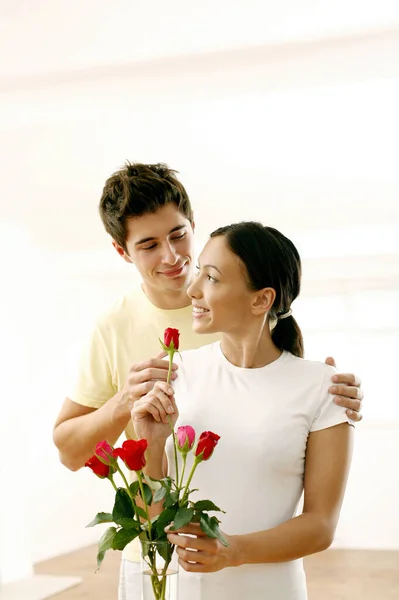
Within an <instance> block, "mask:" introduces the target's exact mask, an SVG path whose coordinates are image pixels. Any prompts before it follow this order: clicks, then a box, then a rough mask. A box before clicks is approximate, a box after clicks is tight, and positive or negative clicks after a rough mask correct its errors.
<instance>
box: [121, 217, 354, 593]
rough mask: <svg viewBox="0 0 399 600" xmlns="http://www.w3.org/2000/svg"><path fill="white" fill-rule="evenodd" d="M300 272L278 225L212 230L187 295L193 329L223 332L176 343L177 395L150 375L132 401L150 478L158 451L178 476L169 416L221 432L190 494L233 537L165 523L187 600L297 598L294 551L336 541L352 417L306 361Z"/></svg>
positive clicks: (299, 579) (161, 471)
mask: <svg viewBox="0 0 399 600" xmlns="http://www.w3.org/2000/svg"><path fill="white" fill-rule="evenodd" d="M300 278H301V262H300V257H299V255H298V252H297V250H296V248H295V246H294V245H293V244H292V242H291V241H290V240H289V239H287V238H286V237H285V236H284V235H282V234H281V233H280V232H278V231H277V230H275V229H273V228H271V227H264V226H262V225H260V224H259V223H252V222H246V223H238V224H235V225H229V226H227V227H222V228H220V229H217V230H216V231H214V232H213V233H212V234H211V236H210V239H209V241H208V243H207V244H206V246H205V248H204V250H203V251H202V253H201V256H200V258H199V267H198V275H197V278H196V280H195V282H194V283H193V285H191V287H190V288H189V290H188V293H189V296H190V297H191V299H192V304H193V322H194V324H193V327H194V329H195V330H196V331H197V332H198V333H213V332H221V334H222V338H221V342H220V343H219V342H218V343H215V344H210V345H208V346H204V347H202V348H200V349H198V350H191V351H188V352H184V353H183V357H182V358H183V361H182V363H181V366H180V375H179V378H178V380H177V382H176V384H174V385H175V390H174V393H173V390H171V388H170V386H168V385H167V384H166V383H165V382H158V383H157V384H156V386H155V387H154V389H153V391H152V392H150V393H149V394H148V395H147V396H144V397H143V398H142V399H141V400H140V401H138V402H136V404H135V406H134V409H133V411H132V418H133V421H134V428H135V431H136V435H137V436H138V437H140V438H146V439H147V440H148V442H149V450H148V456H147V458H148V462H147V473H148V474H149V475H152V476H154V477H161V476H164V475H165V462H164V456H165V449H166V455H167V457H168V463H169V465H170V473H171V474H172V475H173V453H172V444H171V440H168V442H167V443H166V441H167V438H168V437H169V433H170V429H169V425H168V420H167V414H171V416H172V418H173V421H174V422H176V421H178V424H179V425H180V424H181V425H183V424H190V425H192V426H193V427H194V428H195V429H196V431H197V432H200V431H203V430H207V429H212V431H214V432H216V433H218V434H219V435H220V436H221V439H220V442H219V445H218V447H217V448H216V450H215V452H214V455H213V456H212V459H211V460H210V461H209V462H208V463H207V465H206V467H203V466H200V467H199V468H198V470H197V471H196V475H195V481H194V484H195V487H196V488H197V487H198V488H199V489H200V495H199V497H198V499H199V498H212V500H213V501H214V502H215V503H216V504H217V505H218V506H220V507H221V508H222V509H224V510H225V511H226V515H223V520H222V524H221V528H222V530H223V533H224V534H225V536H226V538H227V540H228V543H229V545H228V547H227V548H226V547H224V546H223V545H222V544H221V543H220V542H219V541H218V540H215V539H211V538H209V537H207V536H206V535H205V534H203V533H202V532H201V531H200V530H199V529H198V527H197V526H196V525H189V526H187V527H185V528H183V529H181V530H180V531H179V532H178V533H170V534H169V536H168V537H169V540H170V541H171V542H172V543H174V544H176V546H177V553H178V555H179V562H180V565H181V567H182V569H181V577H180V588H181V598H182V599H183V600H186V599H187V598H190V600H195V599H196V598H198V599H200V600H216V599H218V600H220V599H224V598H226V599H228V600H236V599H237V600H242V598H243V597H247V598H248V599H250V600H258V599H259V600H260V599H269V598H270V599H272V600H305V599H306V597H307V593H306V580H305V575H304V571H303V565H302V557H303V556H306V555H308V554H313V553H315V552H320V551H322V550H325V549H326V548H328V547H329V546H330V544H331V542H332V540H333V537H334V532H335V528H336V525H337V521H338V516H339V512H340V508H341V504H342V500H343V495H344V490H345V486H346V480H347V476H348V471H349V465H350V460H351V454H352V441H353V428H352V427H350V425H349V423H348V418H347V416H346V414H345V410H344V409H342V408H340V407H338V406H336V405H335V404H334V403H333V402H332V397H331V396H329V393H328V387H329V380H330V377H331V373H332V371H333V368H332V367H330V366H328V365H326V364H324V363H317V362H312V361H307V360H304V359H303V358H302V357H303V342H302V335H301V331H300V329H299V327H298V325H297V323H296V321H295V319H294V317H293V315H292V308H291V305H292V303H293V301H294V300H295V299H296V297H297V296H298V294H299V290H300ZM303 491H304V506H303V511H302V513H301V514H300V515H299V516H295V513H296V509H297V505H298V502H299V500H300V497H301V495H302V492H303ZM185 534H190V536H187V535H185ZM193 535H194V536H195V537H191V536H193ZM185 571H187V573H185Z"/></svg>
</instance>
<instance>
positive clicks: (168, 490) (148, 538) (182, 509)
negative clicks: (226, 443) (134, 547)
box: [85, 328, 227, 600]
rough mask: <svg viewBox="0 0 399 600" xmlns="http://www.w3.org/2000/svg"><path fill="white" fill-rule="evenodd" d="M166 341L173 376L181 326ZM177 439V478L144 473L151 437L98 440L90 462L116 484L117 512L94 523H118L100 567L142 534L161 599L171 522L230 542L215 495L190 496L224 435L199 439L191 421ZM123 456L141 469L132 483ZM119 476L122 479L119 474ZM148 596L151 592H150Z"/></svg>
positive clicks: (106, 539) (108, 534) (103, 545)
mask: <svg viewBox="0 0 399 600" xmlns="http://www.w3.org/2000/svg"><path fill="white" fill-rule="evenodd" d="M161 345H162V347H163V348H164V350H165V351H166V352H167V353H168V355H169V373H168V379H167V380H168V382H169V380H170V374H171V370H172V363H173V356H174V354H175V352H176V351H178V349H179V332H178V330H176V329H171V328H168V329H166V331H165V335H164V342H161ZM171 433H172V436H173V441H174V458H175V469H176V478H175V479H173V478H171V477H165V478H163V479H161V480H156V479H153V478H151V477H148V476H147V475H145V474H144V473H143V468H144V466H145V464H146V460H145V451H146V449H147V441H146V440H145V439H143V440H127V441H125V442H123V444H122V446H121V447H120V448H113V447H112V446H111V445H110V444H109V443H108V442H107V441H102V442H100V443H99V444H97V446H96V449H95V454H94V456H92V457H91V458H90V459H89V460H88V461H87V462H86V465H85V466H87V467H90V468H91V469H92V471H93V472H94V473H95V474H96V475H97V476H98V477H100V478H102V479H108V480H109V481H110V482H111V484H112V486H113V487H114V489H115V492H116V494H115V502H114V506H113V510H112V513H107V512H100V513H98V514H97V515H96V516H95V518H94V519H93V521H91V523H89V525H88V527H92V526H94V525H97V524H99V523H113V526H112V527H109V528H108V529H106V531H105V532H104V533H103V535H102V537H101V539H100V541H99V544H98V554H97V567H98V568H100V566H101V563H102V561H103V559H104V556H105V553H106V552H107V550H110V549H112V550H123V549H124V548H125V546H126V545H127V544H128V543H130V542H131V541H132V540H134V539H135V538H136V537H139V539H140V541H141V545H142V556H143V560H144V561H145V564H146V569H145V572H144V575H148V576H149V577H144V581H150V583H151V585H150V588H149V589H150V593H151V595H150V596H147V597H148V598H150V597H151V598H155V599H156V600H165V599H166V598H167V597H168V595H167V594H168V592H169V590H168V589H167V587H168V578H167V576H168V575H170V572H169V566H170V563H171V561H172V557H173V552H174V546H173V545H172V544H171V543H170V542H169V541H168V539H167V533H166V531H165V528H168V530H169V531H176V530H177V529H180V528H181V527H184V526H186V525H188V524H189V523H193V522H195V523H199V526H200V527H201V529H202V531H203V532H204V533H206V534H207V535H208V536H210V537H213V538H218V539H219V540H220V541H221V542H222V544H224V545H227V543H226V541H225V539H224V538H223V535H222V533H221V532H220V529H219V523H220V521H219V520H218V519H217V517H215V516H210V515H209V514H208V513H209V512H212V511H220V512H223V511H221V509H220V508H218V507H217V506H216V505H215V504H214V503H213V502H212V501H211V500H199V501H197V502H193V501H191V500H190V494H191V493H192V492H193V491H198V490H191V489H190V484H191V481H192V478H193V475H194V473H195V470H196V468H197V467H198V465H199V464H200V463H201V462H203V461H206V460H209V459H210V457H211V456H212V454H213V451H214V448H215V446H216V444H217V443H218V440H219V439H220V438H219V436H218V435H216V434H215V433H212V432H211V431H205V432H204V433H201V435H200V436H199V438H198V440H197V442H196V434H195V431H194V429H193V428H192V427H191V426H190V425H185V426H181V427H178V429H177V431H176V432H175V431H174V430H173V427H172V426H171ZM191 452H193V453H194V460H193V466H192V469H191V472H190V473H189V475H188V477H187V479H186V480H184V474H185V467H186V461H187V455H188V454H189V453H191ZM179 455H180V456H181V461H182V469H181V476H180V475H179V460H178V456H179ZM119 459H120V460H121V461H122V463H124V466H125V467H127V469H129V470H130V471H134V472H135V474H136V480H135V481H133V483H130V484H129V483H128V481H127V478H126V475H125V473H124V470H123V468H121V465H120V464H119V462H118V461H119ZM116 476H119V479H120V483H122V485H120V483H119V484H117V483H116V481H115V477H116ZM152 503H162V504H161V510H160V512H159V514H157V515H156V516H155V517H153V518H151V517H150V513H149V506H151V504H152ZM145 597H146V596H145Z"/></svg>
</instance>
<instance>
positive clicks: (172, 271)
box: [114, 203, 194, 292]
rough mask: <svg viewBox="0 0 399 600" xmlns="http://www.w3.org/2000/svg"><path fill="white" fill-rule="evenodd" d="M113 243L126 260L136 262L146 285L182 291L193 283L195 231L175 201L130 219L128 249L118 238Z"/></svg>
mask: <svg viewBox="0 0 399 600" xmlns="http://www.w3.org/2000/svg"><path fill="white" fill-rule="evenodd" d="M114 246H115V248H116V249H117V251H118V253H119V254H120V255H121V256H123V258H124V259H125V260H126V261H128V262H132V263H134V264H135V265H136V267H137V269H138V271H139V273H140V275H141V277H142V280H143V283H144V285H145V286H148V287H150V288H151V289H152V290H153V291H154V292H173V291H181V290H183V289H187V287H188V285H189V284H190V281H191V278H192V275H193V255H194V231H193V227H192V225H191V223H190V221H189V220H188V219H186V217H184V216H183V215H182V214H181V213H180V212H179V210H178V208H177V206H176V205H175V204H173V203H170V204H167V205H166V206H163V207H162V208H160V209H159V210H157V212H155V213H148V214H145V215H142V216H141V217H133V218H131V219H128V221H127V223H126V246H127V253H126V252H124V250H123V248H121V247H120V246H118V245H117V244H116V243H115V242H114Z"/></svg>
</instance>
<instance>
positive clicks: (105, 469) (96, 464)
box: [85, 456, 115, 479]
mask: <svg viewBox="0 0 399 600" xmlns="http://www.w3.org/2000/svg"><path fill="white" fill-rule="evenodd" d="M85 467H89V468H90V469H91V470H92V471H93V473H94V474H95V475H97V477H100V478H101V479H104V478H105V477H108V476H109V474H110V471H111V470H112V473H115V469H113V468H112V469H111V467H109V466H108V465H105V464H104V463H103V462H101V460H100V459H99V458H98V457H97V456H92V457H91V458H89V460H88V461H87V462H86V463H85Z"/></svg>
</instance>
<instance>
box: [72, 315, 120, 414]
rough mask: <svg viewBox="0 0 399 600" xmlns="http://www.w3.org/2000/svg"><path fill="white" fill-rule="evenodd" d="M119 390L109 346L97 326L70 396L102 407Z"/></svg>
mask: <svg viewBox="0 0 399 600" xmlns="http://www.w3.org/2000/svg"><path fill="white" fill-rule="evenodd" d="M117 391H118V390H117V389H116V386H115V385H114V384H113V377H112V365H111V360H110V356H109V353H108V350H107V346H106V343H105V341H104V338H103V336H102V334H101V331H100V329H99V327H98V326H97V327H96V328H95V329H94V330H93V332H92V335H91V338H90V339H89V343H88V344H87V345H86V347H85V348H84V350H83V352H82V354H81V358H80V363H79V364H78V367H77V370H76V374H75V377H74V378H73V381H72V386H71V392H70V394H69V398H70V399H71V400H73V401H74V402H77V403H78V404H82V405H83V406H89V407H92V408H100V407H101V406H103V405H104V404H105V403H106V402H107V400H109V399H110V398H112V397H113V396H114V395H115V394H116V393H117Z"/></svg>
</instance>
